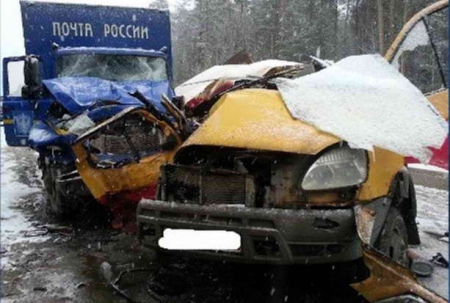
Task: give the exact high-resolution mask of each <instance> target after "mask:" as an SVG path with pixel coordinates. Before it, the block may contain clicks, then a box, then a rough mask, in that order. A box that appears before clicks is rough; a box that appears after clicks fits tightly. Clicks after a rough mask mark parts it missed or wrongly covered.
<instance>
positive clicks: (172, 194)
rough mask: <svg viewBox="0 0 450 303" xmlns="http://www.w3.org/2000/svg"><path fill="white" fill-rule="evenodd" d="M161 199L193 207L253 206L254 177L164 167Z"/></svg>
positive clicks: (162, 170) (226, 171)
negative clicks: (210, 205) (190, 204)
mask: <svg viewBox="0 0 450 303" xmlns="http://www.w3.org/2000/svg"><path fill="white" fill-rule="evenodd" d="M161 174H162V188H161V190H162V191H161V194H162V199H163V200H165V201H175V202H182V203H193V204H205V205H208V204H245V205H247V206H253V204H254V182H253V177H252V176H250V175H247V174H242V173H237V172H234V171H228V170H207V171H206V170H202V169H200V168H199V167H193V166H183V165H175V164H170V165H164V166H163V167H162V169H161Z"/></svg>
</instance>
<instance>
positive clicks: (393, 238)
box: [375, 207, 410, 267]
mask: <svg viewBox="0 0 450 303" xmlns="http://www.w3.org/2000/svg"><path fill="white" fill-rule="evenodd" d="M375 247H376V248H377V249H378V250H379V251H380V252H382V253H383V254H384V255H386V256H388V257H389V258H391V259H393V260H395V261H397V262H398V263H400V264H402V265H404V266H407V267H408V266H409V265H410V264H409V263H410V262H409V258H408V255H407V249H408V234H407V230H406V224H405V221H404V220H403V216H402V215H401V213H400V211H399V210H398V209H397V208H396V207H391V209H390V210H389V213H388V215H387V217H386V221H385V222H384V225H383V228H382V230H381V233H380V236H379V237H378V239H377V241H376V243H375Z"/></svg>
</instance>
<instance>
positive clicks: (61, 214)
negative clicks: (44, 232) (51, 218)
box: [42, 165, 72, 219]
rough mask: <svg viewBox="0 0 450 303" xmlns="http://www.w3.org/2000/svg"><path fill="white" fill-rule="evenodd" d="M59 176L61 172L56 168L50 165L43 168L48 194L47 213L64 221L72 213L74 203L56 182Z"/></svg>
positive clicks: (43, 177)
mask: <svg viewBox="0 0 450 303" xmlns="http://www.w3.org/2000/svg"><path fill="white" fill-rule="evenodd" d="M59 174H60V171H59V170H58V169H57V168H55V167H51V166H49V165H45V166H44V167H43V170H42V179H43V181H44V186H45V190H46V192H47V204H46V208H45V210H46V212H47V213H50V214H53V215H55V216H57V217H58V218H61V219H63V218H66V217H67V216H68V215H69V214H70V213H71V212H72V203H71V202H72V201H71V200H70V199H68V198H67V197H66V196H64V194H63V193H62V191H61V189H60V188H59V186H58V184H57V183H56V182H55V180H56V178H57V177H58V175H59Z"/></svg>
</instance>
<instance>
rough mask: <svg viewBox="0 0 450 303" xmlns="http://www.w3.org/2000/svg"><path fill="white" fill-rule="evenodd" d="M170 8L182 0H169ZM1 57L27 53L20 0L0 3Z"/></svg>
mask: <svg viewBox="0 0 450 303" xmlns="http://www.w3.org/2000/svg"><path fill="white" fill-rule="evenodd" d="M45 2H63V3H87V4H102V5H113V6H133V7H149V4H150V3H151V2H152V0H46V1H45ZM168 3H169V7H170V10H174V9H176V7H177V5H178V3H180V0H168ZM0 28H1V32H0V37H1V43H0V52H1V57H2V58H3V57H8V56H17V55H23V54H25V50H24V42H23V32H22V20H21V17H20V6H19V0H1V3H0Z"/></svg>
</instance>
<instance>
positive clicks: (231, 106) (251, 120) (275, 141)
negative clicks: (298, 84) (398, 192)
mask: <svg viewBox="0 0 450 303" xmlns="http://www.w3.org/2000/svg"><path fill="white" fill-rule="evenodd" d="M340 141H341V140H340V139H339V138H337V137H335V136H333V135H331V134H329V133H325V132H322V131H320V130H318V129H316V128H315V127H314V126H311V125H309V124H307V123H305V122H302V121H299V120H296V119H294V118H293V117H292V116H291V115H290V113H289V111H288V110H287V108H286V106H285V104H284V102H283V100H282V98H281V95H280V93H279V92H278V91H275V90H267V89H246V90H240V91H236V92H231V93H228V94H226V95H225V96H224V97H222V99H221V100H219V102H218V103H217V104H216V105H215V106H214V107H213V109H212V110H211V113H210V116H209V117H208V118H207V119H206V121H205V122H204V123H203V125H202V126H200V127H199V128H198V129H197V131H196V132H194V134H192V135H191V136H190V137H189V139H188V140H187V141H186V142H185V143H184V144H183V146H182V148H185V147H187V146H194V145H209V146H225V147H235V148H248V149H255V150H266V151H282V152H288V153H297V154H308V155H315V154H317V153H319V152H320V151H322V150H323V149H325V148H327V147H329V146H331V145H333V144H336V143H338V142H340ZM403 165H404V158H403V157H402V156H400V155H398V154H396V153H393V152H390V151H387V150H383V149H380V148H375V149H374V153H369V175H368V178H367V181H366V182H365V183H364V184H363V185H362V187H361V189H360V191H359V193H358V196H357V198H358V200H361V201H366V200H367V201H368V200H372V199H375V198H378V197H381V196H384V195H387V194H388V192H389V189H390V185H391V182H392V180H393V178H394V177H395V175H396V174H397V172H398V171H399V170H400V169H401V168H402V167H403ZM321 196H322V198H321ZM329 200H330V195H328V194H325V193H322V194H319V193H316V194H315V195H314V203H319V204H320V203H321V202H322V203H329V202H330V201H329Z"/></svg>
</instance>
